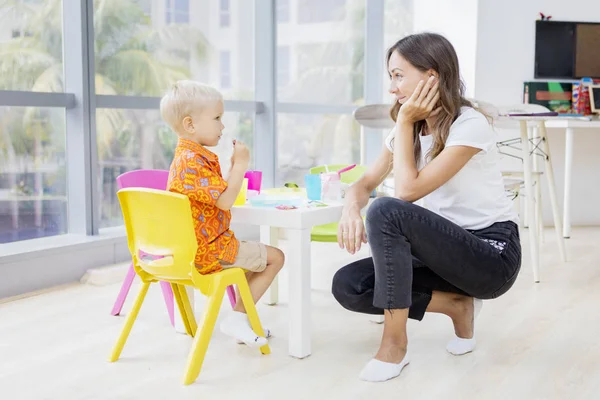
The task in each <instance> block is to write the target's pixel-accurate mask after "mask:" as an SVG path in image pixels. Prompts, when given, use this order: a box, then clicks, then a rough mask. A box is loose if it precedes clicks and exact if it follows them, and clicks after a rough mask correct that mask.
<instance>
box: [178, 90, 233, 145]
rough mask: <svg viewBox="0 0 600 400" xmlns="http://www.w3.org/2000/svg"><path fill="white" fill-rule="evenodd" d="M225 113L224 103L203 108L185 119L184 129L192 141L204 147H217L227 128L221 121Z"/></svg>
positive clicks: (220, 102)
mask: <svg viewBox="0 0 600 400" xmlns="http://www.w3.org/2000/svg"><path fill="white" fill-rule="evenodd" d="M223 111H224V110H223V102H222V101H218V102H215V103H213V104H210V105H208V106H206V107H202V109H201V110H199V111H197V112H194V113H193V114H192V115H190V116H189V117H185V118H184V119H183V129H184V130H185V131H186V133H187V135H188V136H189V138H190V139H191V140H192V141H194V142H196V143H198V144H201V145H203V146H209V147H212V146H216V145H217V144H219V140H220V139H221V136H223V129H224V128H225V126H224V125H223V122H222V121H221V118H222V117H223Z"/></svg>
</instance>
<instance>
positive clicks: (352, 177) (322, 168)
mask: <svg viewBox="0 0 600 400" xmlns="http://www.w3.org/2000/svg"><path fill="white" fill-rule="evenodd" d="M349 165H350V164H328V165H319V166H318V167H313V168H311V169H310V173H311V174H320V173H321V172H335V171H339V170H340V169H342V168H346V167H347V166H349ZM365 172H367V167H366V166H364V165H357V166H356V167H354V168H352V169H351V170H349V171H346V172H342V176H341V177H340V180H341V181H342V183H347V184H351V183H354V182H356V181H357V180H358V179H359V178H360V177H361V176H363V175H364V173H365Z"/></svg>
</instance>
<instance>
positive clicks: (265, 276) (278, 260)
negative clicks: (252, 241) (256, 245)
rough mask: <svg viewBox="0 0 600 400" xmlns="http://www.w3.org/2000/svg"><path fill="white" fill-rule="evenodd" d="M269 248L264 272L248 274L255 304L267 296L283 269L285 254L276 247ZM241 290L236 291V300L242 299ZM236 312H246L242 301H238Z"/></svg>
mask: <svg viewBox="0 0 600 400" xmlns="http://www.w3.org/2000/svg"><path fill="white" fill-rule="evenodd" d="M266 248H267V267H266V268H265V270H264V271H262V272H248V273H246V278H247V279H248V286H250V292H251V293H252V299H253V300H254V304H256V303H257V302H258V300H260V298H261V297H262V296H263V295H264V294H265V292H266V291H267V289H268V288H269V286H271V282H273V279H275V277H276V276H277V274H278V273H279V271H281V268H282V267H283V263H284V261H285V256H284V255H283V252H282V251H281V250H279V249H277V248H275V247H271V246H266ZM239 296H240V294H239V290H236V298H237V299H239V298H240V297H239ZM234 310H235V311H239V312H243V313H245V312H246V309H245V308H244V304H243V303H242V302H241V301H237V302H236V304H235V308H234Z"/></svg>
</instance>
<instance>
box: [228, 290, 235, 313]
mask: <svg viewBox="0 0 600 400" xmlns="http://www.w3.org/2000/svg"><path fill="white" fill-rule="evenodd" d="M227 296H228V297H229V302H230V303H231V308H233V307H235V303H236V299H235V288H234V287H233V285H231V286H227Z"/></svg>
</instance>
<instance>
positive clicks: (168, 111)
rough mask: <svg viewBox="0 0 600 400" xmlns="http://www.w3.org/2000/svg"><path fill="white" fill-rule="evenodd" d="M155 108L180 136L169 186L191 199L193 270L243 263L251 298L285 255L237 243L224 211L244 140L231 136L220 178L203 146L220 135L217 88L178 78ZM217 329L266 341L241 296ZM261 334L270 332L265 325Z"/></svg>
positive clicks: (242, 164)
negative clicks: (226, 166)
mask: <svg viewBox="0 0 600 400" xmlns="http://www.w3.org/2000/svg"><path fill="white" fill-rule="evenodd" d="M160 112H161V115H162V117H163V119H164V120H165V121H166V122H167V123H168V124H169V125H170V127H171V128H172V129H173V131H175V133H176V134H177V136H178V137H179V141H178V143H177V148H176V149H175V156H174V158H173V162H172V164H171V169H170V175H169V183H168V190H169V191H171V192H175V193H181V194H183V195H186V196H188V197H189V199H190V203H191V208H192V217H193V219H194V228H195V231H196V238H197V240H198V252H197V253H196V258H195V263H196V267H197V268H198V271H199V272H200V273H201V274H209V273H213V272H217V271H220V270H221V269H223V268H231V267H240V268H243V269H244V270H246V271H248V272H247V273H246V277H247V279H248V285H249V286H250V291H251V292H252V297H253V299H254V302H255V303H256V302H257V301H258V300H259V299H260V298H261V297H262V295H263V294H264V293H265V291H266V290H267V288H268V287H269V286H270V285H271V282H272V281H273V279H274V278H275V276H276V275H277V273H278V272H279V271H280V270H281V267H283V262H284V255H283V252H282V251H281V250H279V249H277V248H275V247H271V246H265V245H264V244H262V243H256V242H240V241H238V240H237V239H236V237H235V235H234V234H233V232H232V231H231V230H230V229H229V223H230V221H231V212H230V211H229V210H230V209H231V207H232V206H233V203H234V201H235V199H236V197H237V195H238V193H239V191H240V189H241V186H242V182H243V179H244V174H245V172H246V170H247V168H248V163H249V161H250V153H249V151H248V148H247V147H246V146H245V145H244V144H243V143H241V142H239V141H234V143H233V146H234V150H233V156H232V157H231V164H232V166H231V173H230V175H229V179H227V180H224V179H223V175H222V174H221V168H220V166H219V159H218V157H217V156H216V155H215V154H214V153H212V152H211V151H210V150H208V149H207V148H206V147H207V146H208V147H211V146H216V145H217V144H218V143H219V140H220V139H221V136H222V135H223V133H222V131H223V128H224V126H223V123H222V122H221V118H222V115H223V97H222V95H221V93H219V92H218V91H217V90H216V89H214V88H212V87H210V86H206V85H203V84H201V83H198V82H194V81H179V82H177V83H176V84H174V85H173V86H172V87H171V88H170V89H169V91H168V92H167V94H166V95H165V96H164V97H163V98H162V100H161V102H160ZM237 298H238V300H239V299H240V296H239V292H238V293H237ZM220 329H221V331H222V332H223V333H225V334H227V335H229V336H231V337H234V338H235V339H236V340H237V341H238V342H244V343H246V344H247V345H249V346H252V347H261V346H263V345H265V344H266V343H267V339H266V338H264V337H259V336H257V335H256V334H255V333H254V331H252V328H251V327H250V323H249V321H248V318H247V316H246V310H245V309H244V305H243V304H242V301H238V302H237V304H236V306H235V309H234V311H233V313H231V315H229V316H227V318H226V319H225V320H224V321H223V322H222V323H221V325H220ZM265 333H266V335H265V336H267V337H269V333H268V330H267V329H265Z"/></svg>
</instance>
